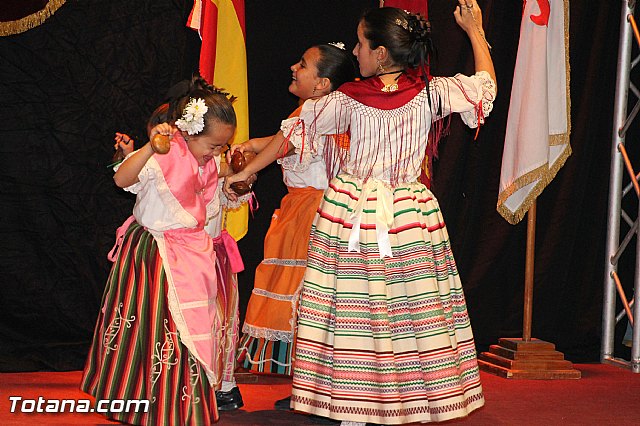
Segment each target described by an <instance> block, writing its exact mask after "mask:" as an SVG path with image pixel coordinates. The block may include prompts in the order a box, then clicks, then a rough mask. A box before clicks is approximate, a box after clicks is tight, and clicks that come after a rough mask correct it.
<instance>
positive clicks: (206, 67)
mask: <svg viewBox="0 0 640 426" xmlns="http://www.w3.org/2000/svg"><path fill="white" fill-rule="evenodd" d="M244 10H245V6H244V0H196V1H195V2H194V5H193V9H192V10H191V14H190V16H189V20H188V21H187V26H188V27H190V28H193V29H194V30H196V31H198V33H199V34H200V37H201V38H202V47H201V50H200V74H201V75H202V77H204V79H205V80H207V81H208V82H210V83H212V84H213V85H214V86H216V87H218V88H222V89H224V90H225V91H228V92H229V93H231V94H232V95H233V96H235V97H236V98H237V99H236V100H235V102H234V103H233V107H234V109H235V111H236V116H237V120H238V127H237V129H236V134H235V136H234V139H233V142H232V143H242V142H244V141H246V140H247V139H249V89H248V86H247V53H246V30H245V20H244ZM225 215H226V219H225V220H224V221H223V226H224V227H225V229H226V230H227V232H229V234H230V235H231V236H232V237H233V238H235V239H236V240H239V239H240V238H242V237H244V236H245V235H246V233H247V227H248V219H249V207H248V206H247V205H246V204H243V205H242V206H241V207H239V208H237V209H231V210H227V211H226V212H225Z"/></svg>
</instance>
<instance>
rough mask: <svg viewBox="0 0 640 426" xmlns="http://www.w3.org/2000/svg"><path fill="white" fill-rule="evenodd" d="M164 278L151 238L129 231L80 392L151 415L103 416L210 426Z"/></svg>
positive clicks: (212, 410) (204, 386)
mask: <svg viewBox="0 0 640 426" xmlns="http://www.w3.org/2000/svg"><path fill="white" fill-rule="evenodd" d="M166 293H167V279H166V275H165V270H164V268H163V266H162V260H161V258H160V255H159V253H158V246H157V244H156V242H155V240H154V238H153V236H152V235H151V234H150V233H149V232H148V231H146V230H145V229H144V228H143V227H141V226H140V225H138V224H137V223H135V222H134V223H133V224H131V226H129V228H128V229H127V231H126V234H125V237H124V242H123V244H122V247H121V248H120V250H119V253H118V256H117V259H116V261H115V262H114V264H113V266H112V268H111V273H110V275H109V279H108V281H107V285H106V288H105V291H104V295H103V299H102V309H101V311H100V313H99V315H98V322H97V324H96V328H95V332H94V337H93V343H92V345H91V348H90V351H89V356H88V358H87V362H86V365H85V369H84V373H83V377H82V383H81V385H80V388H81V389H82V390H83V391H84V392H87V393H88V394H91V395H93V396H94V397H95V398H96V401H100V400H108V401H111V400H115V399H122V400H132V399H137V400H147V401H149V410H148V412H146V413H144V412H139V413H136V412H107V413H103V414H104V415H105V416H106V417H108V418H110V419H114V420H117V421H120V422H126V423H129V424H136V425H194V426H195V425H208V424H211V423H212V422H214V421H215V420H217V417H218V414H217V408H216V403H215V394H214V390H213V388H212V387H211V386H210V384H209V383H208V380H207V377H206V374H205V371H204V369H203V368H202V366H201V365H200V364H199V362H198V361H197V360H196V359H195V358H194V357H193V356H192V355H191V354H190V353H189V351H188V350H187V348H185V347H184V346H183V345H182V343H181V342H180V338H179V336H178V331H177V329H176V326H175V324H174V322H173V320H172V318H171V314H170V312H169V307H168V305H167V297H166Z"/></svg>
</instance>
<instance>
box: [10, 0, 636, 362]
mask: <svg viewBox="0 0 640 426" xmlns="http://www.w3.org/2000/svg"><path fill="white" fill-rule="evenodd" d="M191 3H192V2H190V1H189V0H154V1H150V0H136V1H133V2H132V1H124V0H113V1H110V2H101V1H96V0H78V1H73V2H72V1H68V2H67V3H66V4H65V5H64V6H63V7H62V8H60V9H59V10H58V11H57V12H56V14H55V15H53V16H52V17H51V18H50V19H49V20H47V22H45V23H44V24H43V25H41V26H39V27H37V28H34V29H32V30H30V31H27V32H25V33H22V34H18V35H15V36H9V37H2V38H0V118H1V119H2V125H1V126H0V213H1V218H2V220H1V221H0V235H1V238H0V371H30V370H69V369H81V368H82V367H83V364H84V357H85V356H86V352H87V350H88V346H89V343H90V341H91V338H92V333H93V327H94V322H95V319H96V316H97V313H98V310H99V309H100V303H101V302H100V301H101V296H102V291H103V288H104V284H105V281H106V278H107V274H108V272H109V267H110V264H109V262H108V261H107V259H106V253H107V252H108V251H109V249H110V248H111V246H112V244H113V242H114V237H115V229H116V228H117V227H118V226H119V225H120V224H121V223H122V222H123V221H124V219H126V217H127V216H128V215H129V214H130V213H131V208H132V206H133V199H132V197H131V196H129V195H127V194H126V193H124V192H123V191H121V190H119V189H118V188H116V187H115V185H114V184H113V181H112V179H111V177H112V173H113V172H112V170H111V169H110V168H107V165H108V164H109V163H110V159H111V156H112V154H113V133H114V132H116V131H124V132H128V133H130V134H132V135H133V136H134V137H136V139H137V140H139V141H143V135H144V124H145V122H146V118H147V117H148V115H149V114H150V112H151V111H152V110H153V109H154V108H155V106H156V105H157V104H158V103H159V102H161V100H162V98H163V95H164V93H165V92H166V90H167V88H168V87H170V86H171V85H172V84H174V83H175V82H177V81H179V80H181V79H184V78H187V77H189V76H190V75H191V73H192V72H193V71H194V70H196V69H197V62H198V51H199V48H200V42H199V39H198V37H197V35H196V34H195V33H194V32H193V31H191V30H189V29H187V28H185V24H184V23H185V21H186V16H187V15H188V13H189V10H190V7H191ZM454 3H455V2H440V1H431V2H430V10H429V13H430V19H431V21H432V27H433V32H434V39H435V43H436V45H437V47H438V49H439V55H438V58H437V61H436V67H435V68H434V70H433V73H434V74H436V75H451V74H453V73H455V72H458V71H460V72H464V73H472V72H473V64H472V57H471V50H470V46H469V43H468V40H467V39H466V36H465V35H464V34H463V33H462V32H461V31H460V30H459V29H458V28H457V26H456V24H455V22H454V20H453V16H452V12H453V6H454ZM377 4H378V1H377V0H366V1H365V0H350V1H345V0H323V1H308V0H303V1H300V0H298V1H293V0H280V1H273V2H265V1H262V0H246V26H247V53H248V77H249V95H250V99H249V107H250V125H251V136H252V137H256V136H265V135H268V134H272V133H274V132H275V131H276V130H277V129H278V127H279V123H280V120H282V119H283V118H285V117H286V116H287V115H288V114H289V113H290V112H291V111H292V110H293V109H294V108H295V106H296V99H295V98H293V97H292V96H291V95H290V94H288V92H287V87H288V84H289V81H290V78H291V71H290V70H289V66H290V65H291V64H293V63H295V62H296V61H297V60H298V58H299V57H300V56H301V55H302V53H303V52H304V50H305V49H306V48H307V47H308V46H311V45H313V44H316V43H321V42H327V41H343V42H345V43H346V44H347V46H348V48H352V46H353V45H354V43H355V29H356V23H357V18H358V16H359V15H360V14H361V12H362V10H363V9H365V8H367V7H374V6H376V5H377ZM480 5H481V7H482V8H483V10H484V12H485V13H484V15H485V28H486V29H487V38H488V39H489V41H490V42H491V44H492V45H493V57H494V61H495V64H496V70H497V75H498V83H499V94H498V100H497V102H496V103H495V105H494V110H493V113H492V115H491V117H490V118H489V120H488V122H487V124H486V125H485V126H484V127H483V128H482V130H481V131H480V136H479V137H478V139H477V140H476V141H473V135H474V132H473V131H471V130H469V129H466V128H464V126H463V125H462V124H461V122H460V120H459V119H458V118H455V119H454V121H453V124H452V128H451V133H450V135H449V137H448V138H447V139H446V140H445V141H444V142H443V143H442V145H441V148H440V155H439V159H438V160H437V161H436V162H435V181H434V188H433V190H434V192H435V194H436V195H437V197H438V199H439V200H440V203H441V206H442V209H443V212H444V215H445V219H446V221H447V225H448V228H449V233H450V236H451V239H452V243H453V249H454V253H455V255H456V260H457V262H458V267H459V269H460V274H461V277H462V280H463V285H464V287H465V292H466V296H467V302H468V305H469V310H470V315H471V320H472V325H473V328H474V332H475V335H476V341H477V344H478V348H479V349H480V350H486V349H487V347H488V346H489V345H490V344H494V343H497V340H498V338H499V337H520V336H521V333H522V304H523V303H522V300H523V286H524V258H525V239H526V219H525V220H523V222H522V223H520V224H518V225H516V226H512V225H509V224H508V223H507V222H506V221H505V220H504V219H502V218H501V217H500V216H499V215H498V213H497V212H496V210H495V206H496V199H497V192H498V182H499V176H500V163H501V157H502V145H503V140H504V132H505V126H506V117H507V110H508V104H509V93H510V89H511V78H512V74H513V67H514V63H515V55H516V50H517V44H518V34H519V26H520V17H521V13H522V5H521V2H519V1H514V0H485V1H480ZM619 21H620V4H619V2H617V3H616V2H591V1H588V0H572V2H571V24H570V43H571V47H570V49H571V103H572V129H573V130H572V136H571V145H572V148H573V155H572V156H571V157H570V158H569V160H568V161H567V163H566V165H565V166H564V167H563V168H562V169H561V170H560V172H559V173H558V176H557V177H556V179H555V180H554V181H553V182H552V183H551V185H550V186H549V187H548V188H547V189H546V190H545V191H544V192H543V194H542V195H541V196H540V197H539V199H538V223H537V227H538V230H537V234H536V267H535V290H534V307H533V333H532V334H533V336H534V337H536V338H540V339H544V340H548V341H550V342H553V343H555V344H556V345H557V347H558V349H559V350H560V351H563V352H564V353H565V355H566V356H567V357H568V358H569V359H571V360H572V361H574V362H583V361H597V360H598V358H599V348H600V333H601V311H602V287H603V278H604V275H603V274H604V247H605V236H606V218H607V196H608V194H607V191H608V182H609V161H610V155H611V153H610V145H611V131H612V114H613V100H614V87H615V78H616V60H617V45H618V35H619ZM637 136H638V131H637V129H633V130H632V134H631V135H630V136H629V138H628V140H629V149H630V150H632V146H633V141H634V140H637V139H638V138H637ZM636 157H640V155H637V154H636V155H634V154H633V152H632V159H634V158H636ZM636 159H637V160H639V161H640V158H636ZM256 193H257V197H258V199H259V202H260V209H259V210H258V211H257V212H256V213H255V216H254V217H253V219H251V221H250V230H249V235H248V236H247V237H245V238H244V239H243V240H241V242H240V248H241V251H242V254H243V257H244V259H245V265H246V271H245V272H243V273H241V274H240V285H241V311H242V313H244V308H245V306H246V302H247V300H248V298H249V296H250V292H251V288H252V286H253V277H254V274H253V272H254V270H255V267H256V266H257V264H258V263H259V261H260V260H261V258H262V253H263V252H262V240H263V238H264V235H265V233H266V230H267V227H268V225H269V221H270V218H271V214H272V212H273V210H274V209H275V208H276V207H277V206H278V204H279V201H280V198H281V197H282V196H283V195H284V193H285V188H284V185H283V184H282V176H281V173H280V171H279V169H278V167H275V166H271V167H269V168H268V169H267V170H265V171H263V172H261V173H260V176H259V182H258V183H257V184H256ZM627 198H629V197H627ZM627 205H628V207H629V208H630V209H637V199H634V198H630V199H629V200H625V206H627ZM623 232H626V230H623ZM634 247H635V243H634V244H632V247H631V250H630V251H633V248H634ZM633 258H634V254H633V253H630V254H625V256H624V259H623V260H622V261H621V267H622V270H621V273H622V275H623V277H626V278H628V279H625V280H624V281H623V282H624V283H625V287H627V288H628V290H629V291H630V289H631V287H632V285H633V283H632V278H631V276H632V273H633ZM624 262H627V263H626V264H628V265H630V266H628V267H627V269H629V270H626V269H625V267H624V266H623V264H624ZM623 328H624V324H621V325H620V327H619V330H618V333H619V334H620V336H619V337H620V338H617V339H616V341H620V340H621V335H622V332H623ZM617 350H618V351H624V348H622V347H618V348H617ZM623 355H624V353H623Z"/></svg>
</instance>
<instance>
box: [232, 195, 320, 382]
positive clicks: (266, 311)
mask: <svg viewBox="0 0 640 426" xmlns="http://www.w3.org/2000/svg"><path fill="white" fill-rule="evenodd" d="M288 190H289V193H288V194H287V195H285V197H284V198H283V199H282V201H281V203H280V208H279V209H277V210H276V211H275V212H274V214H273V218H272V220H271V225H270V226H269V230H268V231H267V235H266V236H265V239H264V260H263V261H262V262H261V263H260V265H258V268H257V269H256V275H255V284H254V288H253V291H252V293H251V298H250V299H249V304H248V305H247V314H246V316H245V321H244V325H243V327H242V332H243V333H244V335H243V337H242V339H241V341H240V345H239V347H240V349H239V354H238V359H239V360H240V361H241V362H242V365H243V366H244V367H245V368H248V369H250V370H251V371H254V372H258V373H272V374H285V375H291V372H292V367H291V363H292V352H293V341H294V335H295V326H296V312H297V306H298V297H299V294H300V288H301V285H302V278H303V276H304V271H305V267H306V265H307V250H308V248H309V233H310V231H311V225H312V224H313V219H314V217H315V214H316V211H317V209H318V205H319V204H320V200H321V199H322V194H323V192H324V191H322V190H320V189H316V188H313V187H306V188H288Z"/></svg>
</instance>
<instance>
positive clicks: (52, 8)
mask: <svg viewBox="0 0 640 426" xmlns="http://www.w3.org/2000/svg"><path fill="white" fill-rule="evenodd" d="M65 2H66V0H50V1H49V2H47V5H46V6H45V7H43V8H42V9H40V10H39V11H37V12H35V13H32V14H31V15H27V16H25V17H24V18H21V19H17V20H15V21H6V22H0V36H10V35H14V34H20V33H23V32H25V31H28V30H30V29H32V28H35V27H37V26H38V25H40V24H42V23H43V22H44V21H46V20H47V19H48V18H49V17H50V16H51V15H53V14H54V13H56V11H57V10H58V9H59V8H60V7H61V6H62V5H63V4H65Z"/></svg>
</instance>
